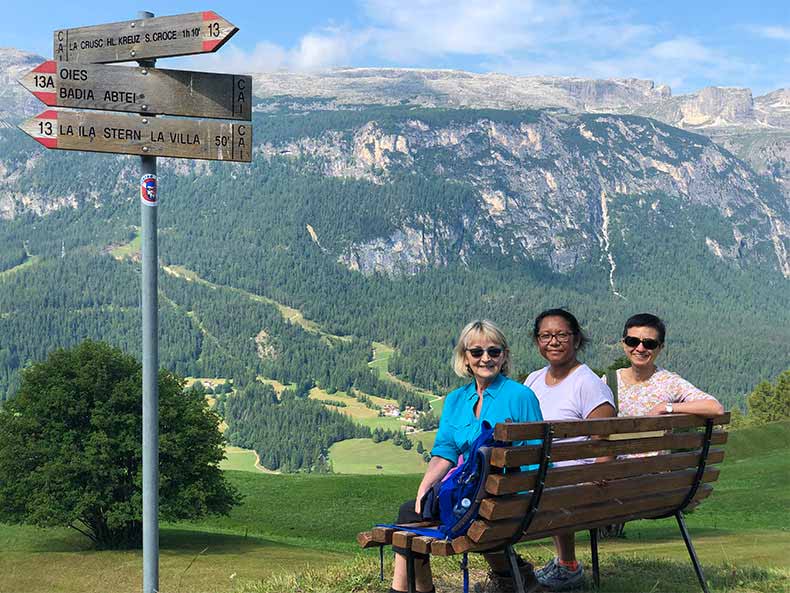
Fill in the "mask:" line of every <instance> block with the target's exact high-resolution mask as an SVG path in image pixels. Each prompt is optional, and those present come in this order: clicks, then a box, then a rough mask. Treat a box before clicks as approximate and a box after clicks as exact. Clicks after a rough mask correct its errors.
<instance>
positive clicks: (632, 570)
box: [587, 556, 790, 593]
mask: <svg viewBox="0 0 790 593" xmlns="http://www.w3.org/2000/svg"><path fill="white" fill-rule="evenodd" d="M703 571H704V573H705V578H706V579H707V581H708V586H709V587H710V589H711V591H728V592H735V591H744V592H745V591H760V592H766V593H774V592H776V593H779V592H780V591H781V592H785V591H788V590H789V589H788V588H789V587H790V575H788V573H787V572H786V571H782V570H778V569H771V568H761V567H757V566H738V565H737V564H736V563H729V562H721V563H717V564H705V565H703ZM587 584H588V586H589V590H590V591H593V590H594V588H593V587H592V573H591V572H590V574H589V575H588V580H587ZM634 591H645V592H647V591H649V592H651V593H677V592H679V591H689V592H695V591H702V588H701V587H700V584H699V581H698V580H697V577H696V574H695V573H694V568H693V566H692V564H691V562H690V561H688V562H674V561H671V560H661V559H653V558H637V557H629V556H613V557H611V558H610V559H609V560H608V561H607V562H606V563H605V564H603V565H602V566H601V588H600V592H601V593H606V592H610V593H626V592H627V593H632V592H634Z"/></svg>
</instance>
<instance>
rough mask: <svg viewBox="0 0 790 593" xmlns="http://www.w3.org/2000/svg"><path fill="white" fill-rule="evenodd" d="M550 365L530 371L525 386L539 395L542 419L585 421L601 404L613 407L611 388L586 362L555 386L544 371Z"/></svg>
mask: <svg viewBox="0 0 790 593" xmlns="http://www.w3.org/2000/svg"><path fill="white" fill-rule="evenodd" d="M548 370H549V367H547V366H546V367H543V368H542V369H540V370H538V371H535V372H534V373H530V374H529V376H528V377H527V380H526V381H524V385H526V386H527V387H529V388H531V389H532V391H534V392H535V395H536V396H538V402H540V411H541V412H542V413H543V419H544V420H584V419H585V418H587V416H589V415H590V412H592V411H593V410H594V409H595V408H597V407H598V406H600V405H601V404H610V405H611V406H612V407H613V408H614V396H613V395H612V390H611V389H609V387H608V386H607V385H606V383H604V382H603V381H602V380H601V378H600V377H599V376H598V375H596V374H595V373H593V372H592V369H590V367H588V366H587V365H586V364H582V365H579V366H578V367H576V368H575V369H573V371H571V373H570V374H569V375H568V376H567V377H565V378H564V379H563V380H562V382H560V383H559V384H558V385H547V384H546V373H547V372H548ZM585 440H587V437H574V438H569V439H557V440H555V441H554V442H555V443H560V442H562V443H569V442H573V441H585ZM594 461H595V460H594V459H584V460H582V459H579V460H577V461H571V462H567V461H563V462H559V463H556V464H555V465H557V466H559V465H571V464H574V463H592V462H594Z"/></svg>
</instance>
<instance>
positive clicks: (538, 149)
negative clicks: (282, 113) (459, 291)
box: [266, 113, 790, 275]
mask: <svg viewBox="0 0 790 593" xmlns="http://www.w3.org/2000/svg"><path fill="white" fill-rule="evenodd" d="M284 151H285V152H287V154H288V155H289V157H294V158H299V159H301V160H302V162H304V163H307V165H306V166H308V167H310V168H312V169H313V170H314V171H315V172H320V173H322V174H324V175H331V176H338V177H355V178H358V179H366V180H369V181H373V182H375V183H380V184H381V183H389V182H390V181H391V180H392V179H393V178H394V176H395V174H397V173H399V172H401V171H403V170H409V171H413V172H418V173H419V172H423V173H425V174H431V175H435V174H438V175H439V176H441V177H442V178H445V179H447V180H453V181H457V182H462V183H466V184H469V185H470V186H472V187H474V188H475V191H476V193H477V196H478V200H477V204H476V207H475V209H473V210H465V211H464V212H458V213H457V215H456V216H455V217H451V218H449V219H430V218H429V217H426V215H415V216H413V217H409V216H407V217H406V218H405V219H403V220H399V221H397V223H396V224H397V230H395V231H394V232H393V233H392V234H391V235H390V236H388V237H378V238H376V239H374V240H371V241H368V242H365V243H352V244H349V245H347V246H346V248H345V249H344V250H343V252H342V253H341V254H340V255H339V261H341V262H342V263H344V264H345V265H346V266H348V267H349V268H351V269H354V270H359V271H361V272H363V273H373V272H381V271H386V272H390V273H395V274H397V273H407V274H410V273H415V272H417V271H419V270H420V269H422V268H425V267H427V266H442V265H446V264H447V263H448V262H449V261H453V260H460V261H464V260H465V258H466V257H467V256H468V255H469V254H470V253H472V252H474V251H478V252H479V251H480V250H481V249H483V250H486V251H488V252H492V253H496V254H498V255H499V256H505V257H510V258H513V259H516V260H520V259H538V260H541V261H544V262H546V263H547V264H548V265H549V266H550V267H551V268H552V269H554V270H556V271H558V272H567V271H569V270H571V269H573V268H575V267H576V266H578V265H580V264H582V263H586V262H590V261H591V260H593V259H594V258H598V257H602V258H603V259H604V261H603V263H604V265H608V266H610V267H613V266H614V265H615V263H614V261H613V260H612V259H611V258H610V255H611V254H610V253H609V245H610V236H609V233H610V218H611V212H610V211H609V208H610V204H611V203H612V202H613V200H615V199H617V198H621V197H627V199H629V200H645V199H647V200H651V201H654V200H655V201H656V203H655V204H654V207H658V202H659V201H660V199H661V198H660V197H656V196H660V195H666V196H670V197H674V198H678V199H680V200H681V201H682V202H683V203H686V204H689V205H698V206H706V207H710V208H712V209H713V211H715V212H718V214H719V215H720V216H721V217H722V219H723V220H726V221H727V223H726V224H727V225H728V226H729V229H730V230H729V234H730V236H731V239H730V240H728V241H723V240H721V239H720V238H719V239H716V240H715V241H714V240H712V241H714V242H711V243H710V244H709V245H711V252H712V253H713V254H714V255H715V256H716V257H720V258H723V259H728V258H729V259H735V258H748V257H749V252H750V251H754V250H758V249H759V248H760V246H761V245H768V246H769V249H771V250H772V251H773V252H774V253H775V257H776V263H775V267H776V268H777V269H778V270H780V271H781V272H782V273H783V274H785V275H788V274H790V267H788V258H787V251H788V247H790V245H788V236H787V233H786V229H787V226H788V220H790V215H789V214H788V208H787V204H786V203H783V201H782V200H781V199H779V193H778V192H776V190H775V189H774V193H773V194H770V193H769V195H766V193H765V189H764V188H763V187H762V185H761V181H760V178H759V177H758V176H757V175H756V174H755V173H754V172H753V171H751V170H750V169H749V167H748V166H746V165H745V164H744V163H743V162H742V161H740V160H738V159H737V158H734V157H733V156H732V155H731V154H729V153H727V152H726V151H723V150H721V149H720V148H719V147H718V146H717V145H715V144H714V143H712V142H711V141H710V140H709V139H707V138H706V137H704V136H699V135H694V134H688V133H682V132H679V131H677V130H674V129H673V128H671V127H668V126H663V125H661V124H658V123H656V122H653V121H651V120H648V119H643V118H633V117H621V116H615V115H597V116H592V115H587V116H570V115H551V114H548V113H543V114H541V115H539V116H537V117H534V116H530V117H526V116H525V118H524V121H522V122H513V121H508V122H501V121H495V120H492V119H488V118H484V117H481V118H479V119H476V120H474V121H466V122H462V123H456V124H448V125H432V124H430V123H428V122H426V121H421V120H418V119H407V120H404V121H402V122H399V123H397V124H394V125H390V126H389V127H388V128H387V129H385V128H384V127H383V126H382V125H380V124H378V123H376V122H374V121H373V122H369V123H367V124H365V125H364V126H361V127H359V128H357V129H355V130H353V131H351V132H347V133H340V132H335V133H331V134H323V135H322V136H321V137H320V138H319V137H315V138H301V139H298V140H294V141H291V142H289V143H288V144H287V145H286V146H285V147H279V146H268V147H267V150H266V155H267V158H278V155H281V154H282V153H283V152H284ZM714 243H715V244H714ZM601 254H603V255H601Z"/></svg>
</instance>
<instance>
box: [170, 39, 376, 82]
mask: <svg viewBox="0 0 790 593" xmlns="http://www.w3.org/2000/svg"><path fill="white" fill-rule="evenodd" d="M368 37H369V33H368V32H367V31H348V30H344V29H339V28H326V29H323V30H321V31H318V32H315V33H308V34H307V35H305V36H303V37H302V38H301V39H300V40H299V43H298V44H297V45H296V46H295V47H293V48H284V47H282V46H280V45H277V44H275V43H270V42H268V41H261V42H259V43H258V44H256V45H255V47H254V48H253V50H252V51H245V50H243V49H241V48H239V47H238V46H236V45H233V43H229V44H228V46H227V47H224V48H223V49H222V53H221V55H220V54H219V53H215V54H211V55H210V56H200V57H198V58H185V59H184V62H183V63H184V64H186V65H187V66H189V67H192V68H194V69H196V70H209V71H221V72H271V71H275V70H291V71H295V72H311V71H317V70H326V69H329V68H333V67H336V66H345V65H350V64H351V63H352V62H353V59H354V56H355V53H356V52H358V51H359V50H360V49H361V48H363V47H364V46H365V45H366V43H367V41H368Z"/></svg>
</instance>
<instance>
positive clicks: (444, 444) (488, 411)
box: [431, 374, 543, 464]
mask: <svg viewBox="0 0 790 593" xmlns="http://www.w3.org/2000/svg"><path fill="white" fill-rule="evenodd" d="M477 398H478V395H477V390H476V387H475V382H474V381H472V382H471V383H469V384H468V385H464V386H463V387H459V388H458V389H455V390H453V391H451V392H450V393H449V394H447V398H446V399H445V402H444V407H443V408H442V417H441V420H440V421H439V431H438V432H437V434H436V440H435V441H434V444H433V449H431V455H432V456H434V457H442V458H444V459H447V460H449V461H451V462H452V463H453V464H455V463H456V462H457V461H458V456H459V455H464V454H465V453H466V452H467V451H468V450H469V447H470V446H471V445H472V443H473V442H474V440H475V439H476V438H477V437H478V436H479V435H480V428H481V424H482V422H483V420H488V422H489V423H490V424H491V426H493V425H495V424H496V423H497V422H505V421H507V420H510V421H511V422H540V421H542V420H543V415H542V414H541V413H540V404H539V403H538V398H536V397H535V394H534V393H533V391H532V390H531V389H530V388H529V387H527V386H526V385H522V384H521V383H517V382H516V381H513V380H512V379H508V378H507V377H505V376H504V375H502V374H500V375H498V376H497V378H496V379H494V382H493V383H491V385H489V386H488V388H487V389H486V390H485V391H484V392H483V409H482V410H481V411H480V417H479V418H476V417H475V412H474V408H475V404H477ZM530 444H531V443H530Z"/></svg>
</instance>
